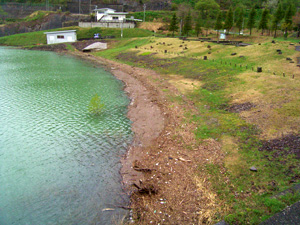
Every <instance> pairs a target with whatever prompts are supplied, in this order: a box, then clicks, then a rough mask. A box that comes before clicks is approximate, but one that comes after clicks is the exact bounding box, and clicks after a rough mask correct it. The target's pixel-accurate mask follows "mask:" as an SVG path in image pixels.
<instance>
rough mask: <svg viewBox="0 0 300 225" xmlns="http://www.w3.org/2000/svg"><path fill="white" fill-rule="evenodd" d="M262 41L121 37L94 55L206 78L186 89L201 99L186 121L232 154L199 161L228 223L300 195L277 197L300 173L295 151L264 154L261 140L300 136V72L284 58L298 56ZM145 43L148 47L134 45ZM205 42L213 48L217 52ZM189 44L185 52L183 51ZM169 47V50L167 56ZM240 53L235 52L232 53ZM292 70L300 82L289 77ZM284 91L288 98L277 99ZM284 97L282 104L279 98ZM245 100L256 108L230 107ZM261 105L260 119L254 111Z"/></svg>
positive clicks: (255, 216)
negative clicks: (236, 42)
mask: <svg viewBox="0 0 300 225" xmlns="http://www.w3.org/2000/svg"><path fill="white" fill-rule="evenodd" d="M147 40H148V41H147ZM261 40H263V41H264V42H262V44H261V45H259V44H258V43H254V44H253V45H252V46H248V47H244V48H237V47H234V46H223V45H217V44H211V43H205V42H204V43H200V42H182V41H179V40H177V39H166V38H164V39H156V38H148V39H142V40H139V41H138V42H136V41H134V42H131V41H123V42H120V43H118V44H116V45H115V46H114V48H112V49H109V50H107V51H105V52H99V53H96V55H101V56H102V57H107V58H110V59H115V60H119V61H122V62H124V63H128V64H134V65H138V66H142V67H149V68H152V69H154V70H157V71H158V72H160V73H162V74H166V76H167V77H168V74H178V75H181V76H184V77H186V78H191V79H195V80H200V81H201V84H202V86H201V87H198V88H197V89H196V90H195V91H193V92H190V93H188V94H186V95H188V96H189V97H190V99H192V100H193V101H194V102H195V105H196V106H197V107H198V110H199V114H198V115H188V114H187V118H189V119H190V122H193V123H197V125H198V127H197V130H196V131H195V135H196V137H197V138H198V140H199V142H201V140H203V139H206V138H214V139H216V140H219V141H220V142H221V144H222V149H223V151H224V153H225V155H226V156H225V158H224V159H223V163H222V164H221V165H220V164H214V163H211V164H206V165H199V177H201V176H202V175H204V174H206V175H207V174H209V177H210V181H211V183H212V187H213V188H214V190H215V191H216V192H217V193H218V197H219V201H220V202H222V204H223V208H222V211H220V212H218V213H217V214H218V215H219V216H217V218H216V220H218V219H221V218H224V216H225V219H226V221H227V222H230V223H239V224H245V223H250V224H257V223H259V222H260V221H262V220H265V219H267V218H268V217H269V216H271V215H272V214H274V213H276V212H278V211H279V210H281V209H283V208H284V207H285V206H287V205H289V204H291V203H293V202H295V201H296V200H299V199H300V196H299V195H287V196H284V197H283V198H280V199H272V198H271V196H273V195H274V194H276V193H278V192H280V191H282V190H284V189H286V188H288V187H289V186H291V183H290V182H294V178H295V177H298V176H299V175H300V164H299V160H298V159H296V158H295V156H294V155H293V154H282V155H280V156H279V157H277V156H274V155H275V153H274V154H273V152H266V151H258V149H259V148H260V147H261V146H262V143H263V142H262V141H263V140H271V139H272V138H278V137H280V135H282V134H284V133H288V132H294V133H299V127H300V119H299V118H298V117H297V116H296V115H299V114H298V112H299V110H300V104H299V102H300V96H299V95H298V94H295V93H299V91H300V89H299V83H300V73H299V72H298V70H297V68H296V67H295V64H291V63H289V62H288V61H286V57H291V58H293V60H295V59H296V56H297V53H296V52H295V51H294V46H292V45H289V43H290V41H284V40H280V39H278V40H277V43H276V44H271V38H265V37H263V38H262V39H261ZM147 42H148V43H147ZM163 42H164V43H165V44H163ZM146 43H147V44H146ZM141 44H144V45H143V46H141V47H139V48H138V49H135V48H134V47H135V46H136V45H138V46H139V45H141ZM145 44H146V45H145ZM180 45H182V47H179V46H180ZM207 45H211V47H212V48H211V50H209V49H208V48H207ZM185 46H186V47H187V49H183V47H185ZM276 49H282V51H283V54H282V55H278V54H277V53H276ZM164 50H167V51H168V53H167V54H164ZM208 52H210V54H208ZM234 52H235V53H237V55H235V56H231V53H234ZM204 55H206V56H208V57H209V60H208V61H204V60H202V57H203V56H204ZM239 56H244V57H239ZM225 63H226V64H225ZM246 65H247V67H246ZM258 66H262V67H263V70H264V71H265V72H263V73H256V72H253V71H252V67H253V68H254V70H255V69H256V67H258ZM295 68H296V70H295ZM283 72H285V77H283V76H282V73H283ZM273 73H275V74H277V75H273ZM293 74H294V75H295V79H292V78H291V77H292V75H293ZM169 79H170V77H169ZM279 90H282V91H281V92H280V93H281V94H282V96H278V91H279ZM292 93H294V94H292ZM281 99H283V101H279V100H281ZM245 102H250V103H252V104H254V105H257V107H254V108H253V109H250V110H248V111H246V112H241V113H240V115H239V114H237V113H231V112H229V111H228V110H226V108H228V106H230V105H232V104H234V103H235V104H241V103H245ZM259 110H260V111H261V113H262V116H255V114H257V113H256V112H257V111H259ZM241 116H242V117H241ZM297 125H298V126H297ZM286 148H288V146H287V147H286ZM286 150H287V151H288V149H286ZM252 166H255V167H257V168H259V172H257V173H253V172H251V171H250V170H249V168H250V167H252ZM291 168H292V169H291ZM298 182H299V179H298Z"/></svg>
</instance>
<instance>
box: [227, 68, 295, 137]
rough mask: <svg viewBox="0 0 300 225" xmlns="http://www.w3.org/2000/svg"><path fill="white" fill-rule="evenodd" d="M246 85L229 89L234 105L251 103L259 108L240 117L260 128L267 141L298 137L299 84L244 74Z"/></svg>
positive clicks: (288, 80)
mask: <svg viewBox="0 0 300 225" xmlns="http://www.w3.org/2000/svg"><path fill="white" fill-rule="evenodd" d="M239 78H240V79H242V80H244V81H245V82H244V83H243V84H241V85H238V86H232V87H229V92H231V93H233V94H232V95H231V98H232V101H231V103H232V104H240V103H245V102H251V103H253V104H254V105H255V106H256V107H255V108H253V109H251V110H249V111H243V112H241V113H240V115H241V116H242V117H243V118H245V119H246V121H247V122H250V123H252V124H255V125H257V126H258V127H259V128H260V129H261V130H262V137H263V138H265V139H270V138H277V137H281V136H282V135H284V134H289V133H295V132H297V131H299V127H300V118H299V114H298V112H299V113H300V104H299V103H300V96H299V94H298V93H299V92H300V80H297V79H291V78H287V77H281V76H274V75H270V74H268V73H243V74H241V75H240V76H239Z"/></svg>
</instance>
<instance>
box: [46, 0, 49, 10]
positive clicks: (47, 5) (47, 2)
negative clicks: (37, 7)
mask: <svg viewBox="0 0 300 225" xmlns="http://www.w3.org/2000/svg"><path fill="white" fill-rule="evenodd" d="M46 11H49V0H46Z"/></svg>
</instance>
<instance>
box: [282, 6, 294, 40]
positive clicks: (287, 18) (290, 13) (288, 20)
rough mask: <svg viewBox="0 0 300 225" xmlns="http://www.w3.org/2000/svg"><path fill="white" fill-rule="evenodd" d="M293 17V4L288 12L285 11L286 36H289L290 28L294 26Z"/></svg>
mask: <svg viewBox="0 0 300 225" xmlns="http://www.w3.org/2000/svg"><path fill="white" fill-rule="evenodd" d="M292 17H293V11H292V6H291V5H289V6H288V8H287V10H286V12H285V16H284V25H283V27H284V28H285V32H284V37H285V38H287V37H288V30H290V29H291V27H292V23H293V21H292Z"/></svg>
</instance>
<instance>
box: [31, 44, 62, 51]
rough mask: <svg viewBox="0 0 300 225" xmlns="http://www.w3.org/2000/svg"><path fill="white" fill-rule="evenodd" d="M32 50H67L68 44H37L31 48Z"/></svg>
mask: <svg viewBox="0 0 300 225" xmlns="http://www.w3.org/2000/svg"><path fill="white" fill-rule="evenodd" d="M30 50H40V51H54V52H62V51H66V50H67V46H66V45H65V44H56V45H37V46H34V47H32V48H30Z"/></svg>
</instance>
